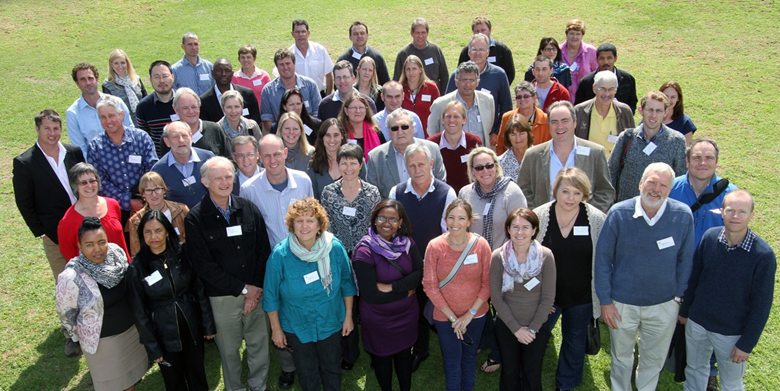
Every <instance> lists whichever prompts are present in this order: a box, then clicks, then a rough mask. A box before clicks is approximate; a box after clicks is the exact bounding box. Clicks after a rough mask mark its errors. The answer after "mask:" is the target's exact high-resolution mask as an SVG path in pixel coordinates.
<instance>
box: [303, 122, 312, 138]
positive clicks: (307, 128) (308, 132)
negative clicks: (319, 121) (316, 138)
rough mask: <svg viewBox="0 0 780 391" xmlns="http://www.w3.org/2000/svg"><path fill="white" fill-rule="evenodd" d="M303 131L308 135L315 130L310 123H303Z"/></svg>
mask: <svg viewBox="0 0 780 391" xmlns="http://www.w3.org/2000/svg"><path fill="white" fill-rule="evenodd" d="M303 131H304V132H305V133H306V135H307V136H311V132H313V130H312V129H311V128H310V127H309V126H308V125H303Z"/></svg>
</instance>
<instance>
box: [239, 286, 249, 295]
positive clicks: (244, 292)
mask: <svg viewBox="0 0 780 391" xmlns="http://www.w3.org/2000/svg"><path fill="white" fill-rule="evenodd" d="M247 293H249V289H246V285H244V289H242V290H241V294H242V295H244V296H246V294H247Z"/></svg>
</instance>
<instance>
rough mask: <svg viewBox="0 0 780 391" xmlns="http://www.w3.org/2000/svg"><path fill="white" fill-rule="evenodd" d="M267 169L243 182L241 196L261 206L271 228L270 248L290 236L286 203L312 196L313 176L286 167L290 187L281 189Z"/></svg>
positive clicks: (268, 227)
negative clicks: (277, 188) (275, 186)
mask: <svg viewBox="0 0 780 391" xmlns="http://www.w3.org/2000/svg"><path fill="white" fill-rule="evenodd" d="M266 175H267V172H266V171H263V172H261V173H260V175H255V176H254V177H252V178H251V179H249V180H248V181H246V182H244V184H243V185H241V193H240V194H241V197H242V198H246V199H247V200H249V201H251V202H252V203H254V204H255V205H257V208H258V209H260V214H262V215H263V219H264V220H265V225H266V229H267V230H268V240H269V241H270V242H271V248H273V247H274V246H276V244H277V243H279V242H281V241H282V240H283V239H284V238H286V237H287V233H288V232H289V231H288V229H287V224H285V221H284V220H285V216H286V215H287V207H289V206H290V204H292V203H293V202H295V201H297V200H300V199H303V198H306V197H313V196H314V192H313V191H312V187H311V179H309V176H308V175H306V173H305V172H303V171H298V170H293V169H290V168H288V169H287V187H286V188H285V189H284V190H282V191H281V192H280V191H277V190H276V189H274V188H273V186H271V183H270V182H268V177H267V176H266Z"/></svg>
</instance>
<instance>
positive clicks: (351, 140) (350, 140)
mask: <svg viewBox="0 0 780 391" xmlns="http://www.w3.org/2000/svg"><path fill="white" fill-rule="evenodd" d="M347 142H348V143H350V144H355V145H357V140H355V139H354V138H351V139H348V140H347Z"/></svg>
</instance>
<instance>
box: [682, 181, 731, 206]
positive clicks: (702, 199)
mask: <svg viewBox="0 0 780 391" xmlns="http://www.w3.org/2000/svg"><path fill="white" fill-rule="evenodd" d="M728 187H729V180H728V179H726V178H723V179H721V180H719V181H717V182H715V184H714V185H712V192H710V193H702V194H701V195H699V198H698V199H697V200H696V203H695V204H693V205H691V213H694V212H696V211H697V210H699V208H701V207H702V206H703V205H707V204H709V203H710V202H712V201H715V199H716V198H718V196H719V195H721V194H723V192H724V191H726V189H727V188H728Z"/></svg>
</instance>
